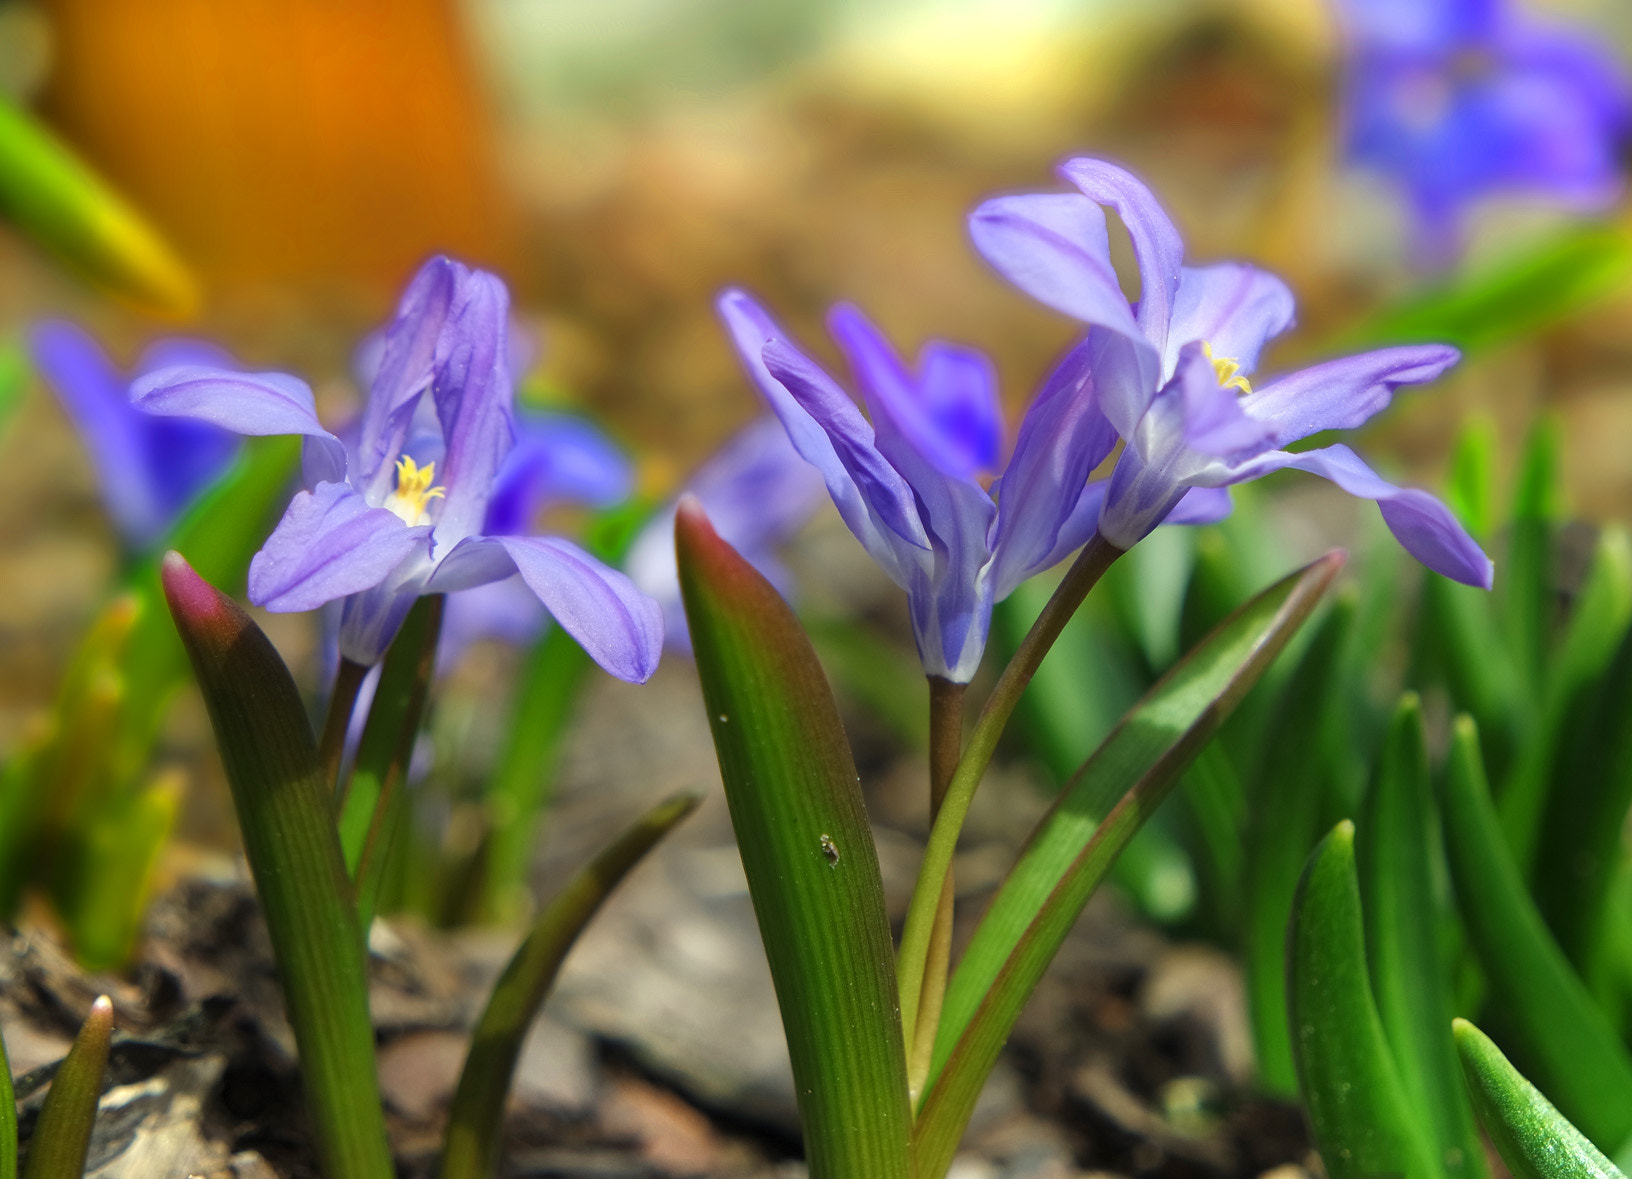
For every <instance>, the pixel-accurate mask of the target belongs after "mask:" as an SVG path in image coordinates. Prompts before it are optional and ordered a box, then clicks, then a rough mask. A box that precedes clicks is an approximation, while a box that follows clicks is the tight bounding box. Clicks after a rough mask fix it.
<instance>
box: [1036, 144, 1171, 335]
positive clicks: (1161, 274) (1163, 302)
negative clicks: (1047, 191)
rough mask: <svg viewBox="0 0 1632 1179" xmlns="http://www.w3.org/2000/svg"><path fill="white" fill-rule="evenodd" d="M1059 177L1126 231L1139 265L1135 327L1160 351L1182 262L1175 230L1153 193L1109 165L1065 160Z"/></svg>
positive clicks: (1131, 176)
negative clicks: (1104, 207)
mask: <svg viewBox="0 0 1632 1179" xmlns="http://www.w3.org/2000/svg"><path fill="white" fill-rule="evenodd" d="M1059 172H1060V175H1061V176H1063V177H1065V179H1067V180H1069V181H1070V182H1071V183H1072V184H1075V185H1076V186H1077V187H1078V188H1080V189H1081V190H1082V192H1083V194H1084V195H1085V196H1087V197H1088V198H1089V199H1090V200H1092V201H1095V202H1097V203H1098V204H1101V205H1109V206H1111V208H1113V209H1115V210H1116V212H1117V215H1118V216H1119V217H1121V218H1122V224H1123V225H1125V226H1127V228H1128V236H1129V237H1131V238H1132V239H1133V253H1134V257H1135V258H1136V259H1137V260H1138V263H1139V311H1138V320H1139V327H1140V329H1141V330H1142V331H1143V332H1144V333H1145V338H1146V339H1148V340H1149V341H1150V342H1151V344H1152V345H1153V346H1154V347H1155V349H1156V351H1157V353H1158V354H1160V353H1163V352H1165V351H1166V350H1167V335H1168V325H1169V324H1171V323H1172V322H1173V311H1174V303H1175V297H1176V295H1177V293H1178V289H1179V270H1180V265H1181V263H1182V262H1183V260H1184V241H1183V239H1181V238H1180V237H1179V231H1178V230H1177V229H1175V228H1174V227H1173V222H1172V221H1171V220H1169V218H1168V216H1167V213H1166V212H1165V211H1164V210H1163V209H1162V206H1161V204H1160V203H1159V202H1158V201H1157V200H1156V196H1155V194H1154V193H1152V192H1151V191H1150V189H1148V188H1146V187H1145V185H1144V184H1143V182H1141V181H1140V180H1139V179H1138V178H1137V177H1135V176H1134V175H1133V174H1132V173H1131V172H1128V171H1127V170H1125V169H1123V168H1118V167H1117V166H1116V165H1115V164H1108V163H1106V162H1105V161H1104V160H1095V159H1089V158H1087V157H1082V158H1079V159H1074V160H1067V161H1065V163H1063V164H1061V165H1060V168H1059Z"/></svg>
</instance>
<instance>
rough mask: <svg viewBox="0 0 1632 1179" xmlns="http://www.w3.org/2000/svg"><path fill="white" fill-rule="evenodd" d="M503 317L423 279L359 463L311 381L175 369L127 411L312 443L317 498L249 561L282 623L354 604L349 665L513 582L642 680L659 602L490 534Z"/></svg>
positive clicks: (655, 639) (491, 285) (383, 374)
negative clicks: (414, 620) (441, 613)
mask: <svg viewBox="0 0 1632 1179" xmlns="http://www.w3.org/2000/svg"><path fill="white" fill-rule="evenodd" d="M508 304H509V295H508V293H507V292H506V291H505V288H504V284H503V283H502V282H500V281H499V280H498V279H497V278H495V277H494V276H493V275H491V274H487V273H484V272H483V271H480V270H471V269H468V268H466V267H464V266H462V265H460V264H459V263H457V262H454V261H452V260H450V259H447V258H440V257H439V258H433V259H432V260H431V261H430V262H428V263H426V264H425V266H424V267H422V268H421V270H420V271H419V273H418V274H417V275H415V277H414V280H413V282H412V283H410V284H409V286H408V290H407V291H406V292H405V293H404V295H403V298H402V302H401V304H400V305H399V306H398V308H397V314H396V317H395V318H394V319H393V321H392V322H391V324H390V326H389V327H388V328H387V330H386V337H385V344H384V348H383V351H382V354H381V359H380V363H379V367H378V372H377V373H376V375H375V377H374V380H373V383H372V387H371V389H370V391H369V396H368V401H367V404H366V405H365V407H364V410H363V416H362V422H361V426H360V429H359V432H358V436H357V441H356V443H355V444H354V445H353V446H352V447H350V448H348V447H347V445H346V444H344V443H342V442H341V441H340V439H339V438H337V437H336V436H335V435H333V434H331V433H330V432H329V431H328V430H326V429H325V428H324V427H323V425H322V424H321V423H320V422H319V421H318V419H317V414H316V412H315V407H314V403H313V399H312V392H311V390H310V389H309V388H308V387H307V386H306V384H305V382H303V381H300V380H298V379H297V378H295V377H290V376H285V375H283V374H281V373H252V374H251V373H236V372H230V371H224V370H222V369H218V368H207V367H200V366H186V367H180V368H171V369H166V370H164V371H162V372H157V373H153V374H151V375H149V376H147V377H144V378H143V379H142V380H140V381H138V382H137V383H136V385H135V387H134V389H133V390H132V398H133V400H134V401H135V402H136V404H137V405H138V406H140V407H141V408H142V409H144V410H146V411H147V412H148V413H152V414H157V415H159V416H163V417H180V418H190V419H193V420H197V421H207V422H211V423H213V424H215V425H217V426H221V427H223V428H225V429H229V430H233V431H235V432H237V433H240V434H300V435H304V437H305V447H304V451H303V467H304V471H305V483H306V490H304V491H301V492H298V493H297V494H296V495H295V498H294V500H293V501H292V502H291V503H290V505H289V508H288V511H287V512H286V513H285V514H284V517H283V520H282V521H281V522H280V523H279V524H278V526H277V528H276V529H275V530H274V531H273V533H272V535H271V537H270V538H268V540H267V542H266V545H265V547H264V548H262V550H261V551H260V552H259V553H258V554H256V556H255V559H254V561H253V562H251V564H250V569H249V596H250V600H251V601H254V602H255V603H257V604H258V605H261V606H264V607H266V608H267V609H269V610H277V611H292V610H312V609H316V608H317V607H318V606H321V605H323V604H324V603H326V602H331V601H334V600H336V599H343V601H344V606H343V610H342V614H341V622H340V652H341V654H342V655H343V656H345V657H346V658H347V659H350V660H352V661H353V662H355V663H360V664H365V665H367V664H373V663H376V662H378V661H379V659H380V657H381V656H382V655H383V654H384V653H385V649H386V647H387V646H388V645H389V643H390V641H391V639H392V637H393V636H394V635H395V634H396V631H397V628H398V626H400V625H401V622H402V619H403V616H404V615H405V614H406V613H407V611H408V608H409V606H410V605H412V603H413V600H414V598H416V597H418V596H419V595H420V594H426V593H443V592H447V591H452V590H460V589H468V588H470V587H472V586H477V585H483V584H485V583H487V582H491V581H497V580H500V579H502V578H505V577H508V576H510V575H511V574H513V573H520V574H521V577H522V580H523V581H525V582H526V583H527V585H528V587H529V588H530V589H531V590H532V591H533V592H534V593H535V594H536V595H537V596H538V597H539V598H540V599H541V600H542V601H543V603H544V605H545V606H546V607H548V609H549V611H550V613H551V614H552V615H554V617H555V619H556V621H558V622H560V623H561V625H562V626H564V627H565V628H566V629H567V631H568V633H570V634H571V635H572V636H573V638H575V639H576V640H578V642H579V643H580V644H582V645H583V647H584V649H585V650H586V651H587V652H588V653H589V654H590V655H591V656H592V657H593V658H594V659H595V661H596V662H597V663H599V664H600V665H601V666H602V667H604V668H606V670H607V671H609V672H611V673H612V674H613V675H616V676H618V677H619V678H620V679H626V680H634V681H640V680H644V679H646V678H647V677H648V676H650V675H651V673H652V671H653V669H654V668H655V667H656V665H657V659H658V655H659V653H660V648H661V646H662V621H661V616H660V612H659V610H658V607H657V604H656V603H655V602H653V601H652V600H651V599H649V598H647V597H646V596H645V595H644V594H642V593H640V592H639V591H638V590H636V589H635V587H634V586H633V584H631V583H630V581H629V579H628V578H627V577H625V576H624V575H623V574H621V573H618V572H617V571H615V570H612V569H608V568H607V567H606V566H605V565H603V564H601V563H600V562H599V561H597V560H595V559H594V558H593V557H591V556H590V555H589V554H588V553H586V552H584V551H583V550H582V549H580V548H579V547H577V546H576V545H573V544H570V543H569V542H567V541H565V540H561V539H559V538H556V537H537V536H509V535H488V534H486V533H485V532H484V528H483V526H484V523H485V521H486V518H487V512H488V508H489V505H490V503H491V501H492V499H493V492H494V483H495V480H496V479H497V478H498V477H499V473H500V471H501V468H502V467H503V464H504V460H505V458H506V456H507V455H508V454H509V452H510V450H511V447H512V445H513V443H514V430H513V427H512V424H511V398H512V392H511V383H510V373H509V366H508V364H507V362H506V336H507V334H508V333H507V310H508Z"/></svg>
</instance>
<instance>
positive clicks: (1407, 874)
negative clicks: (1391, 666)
mask: <svg viewBox="0 0 1632 1179" xmlns="http://www.w3.org/2000/svg"><path fill="white" fill-rule="evenodd" d="M1434 821H1435V814H1434V803H1433V795H1432V791H1431V788H1430V785H1429V780H1428V749H1427V743H1426V738H1425V736H1424V734H1423V728H1422V708H1421V705H1420V704H1419V703H1418V701H1417V697H1416V695H1415V694H1414V693H1408V694H1407V695H1406V696H1405V697H1404V698H1403V699H1402V700H1401V701H1400V705H1399V708H1398V709H1397V710H1396V711H1395V714H1394V721H1393V723H1392V724H1391V725H1390V726H1389V731H1388V737H1387V739H1386V740H1385V741H1384V743H1383V751H1382V757H1381V759H1380V760H1379V763H1378V766H1377V776H1376V781H1375V782H1374V783H1373V784H1372V788H1371V791H1370V793H1369V794H1368V795H1367V797H1366V809H1365V814H1364V816H1363V818H1362V823H1361V827H1360V847H1359V852H1360V856H1359V859H1360V882H1361V885H1362V888H1363V890H1364V896H1365V915H1366V946H1367V949H1368V951H1369V956H1370V963H1371V983H1372V987H1373V988H1374V993H1375V995H1376V999H1377V1009H1378V1011H1379V1013H1380V1014H1381V1016H1382V1022H1383V1029H1384V1031H1385V1032H1386V1034H1387V1036H1388V1043H1389V1046H1390V1048H1392V1050H1393V1056H1394V1060H1395V1062H1396V1063H1397V1064H1398V1065H1399V1070H1400V1082H1401V1085H1402V1086H1403V1089H1404V1093H1405V1097H1406V1100H1407V1101H1408V1102H1410V1105H1411V1108H1413V1109H1416V1110H1420V1111H1421V1112H1422V1120H1423V1122H1424V1124H1425V1127H1426V1129H1427V1130H1428V1132H1429V1136H1430V1142H1431V1144H1432V1145H1434V1146H1435V1147H1436V1148H1437V1149H1436V1152H1435V1157H1437V1158H1438V1159H1439V1161H1440V1166H1439V1168H1438V1171H1439V1173H1440V1174H1444V1175H1447V1176H1452V1177H1453V1179H1454V1177H1458V1176H1460V1177H1463V1179H1486V1177H1487V1176H1488V1175H1489V1171H1488V1170H1487V1169H1486V1167H1485V1156H1484V1148H1483V1146H1482V1145H1481V1144H1480V1142H1479V1132H1478V1130H1477V1129H1475V1127H1474V1122H1473V1110H1472V1108H1471V1107H1470V1106H1469V1105H1468V1095H1467V1091H1466V1089H1465V1088H1464V1086H1463V1084H1462V1070H1461V1067H1460V1066H1459V1065H1458V1064H1457V1060H1456V1047H1455V1045H1454V1044H1453V1043H1452V1041H1451V1036H1450V1033H1449V1028H1450V1024H1451V1011H1452V1003H1451V990H1450V981H1449V975H1448V970H1447V965H1448V964H1447V963H1446V961H1445V958H1444V955H1443V954H1442V953H1441V948H1440V946H1441V943H1440V926H1441V921H1442V910H1443V905H1442V904H1441V903H1440V898H1439V897H1438V896H1436V895H1435V891H1434V883H1433V882H1434V877H1435V871H1434V869H1435V867H1436V865H1435V864H1434V863H1433V857H1434V855H1435V854H1436V853H1437V851H1438V847H1437V843H1436V842H1435V841H1434V840H1433V826H1434ZM1441 871H1443V869H1441Z"/></svg>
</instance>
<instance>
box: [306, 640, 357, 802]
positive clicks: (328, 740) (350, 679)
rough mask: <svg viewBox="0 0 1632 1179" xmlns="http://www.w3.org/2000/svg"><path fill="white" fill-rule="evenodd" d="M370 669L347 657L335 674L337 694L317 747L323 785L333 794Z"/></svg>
mask: <svg viewBox="0 0 1632 1179" xmlns="http://www.w3.org/2000/svg"><path fill="white" fill-rule="evenodd" d="M367 676H368V668H366V667H364V666H363V665H362V664H361V663H353V662H352V661H351V660H349V659H347V658H346V657H345V656H344V655H342V656H341V657H340V666H339V667H338V668H337V669H336V670H335V673H334V690H333V691H332V692H330V693H329V714H328V716H327V717H325V718H324V720H323V736H322V738H321V739H320V740H319V741H318V743H317V764H318V765H319V766H321V767H322V769H323V783H324V785H326V786H327V787H328V788H329V789H330V790H338V788H339V787H338V783H339V778H340V758H341V756H342V755H343V754H344V753H345V751H346V731H347V730H348V729H350V728H351V713H352V710H353V709H355V708H356V707H357V693H358V692H360V691H362V688H363V680H364V679H365V678H366V677H367Z"/></svg>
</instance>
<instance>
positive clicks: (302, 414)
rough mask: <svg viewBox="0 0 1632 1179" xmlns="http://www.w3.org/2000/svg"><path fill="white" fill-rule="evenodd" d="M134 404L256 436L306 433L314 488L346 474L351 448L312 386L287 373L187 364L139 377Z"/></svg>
mask: <svg viewBox="0 0 1632 1179" xmlns="http://www.w3.org/2000/svg"><path fill="white" fill-rule="evenodd" d="M130 400H131V403H132V404H134V405H135V406H136V408H138V409H140V410H141V411H142V412H143V413H149V414H153V415H154V416H155V417H165V418H188V419H190V420H192V421H195V422H208V423H209V424H210V425H212V426H219V427H220V428H221V429H223V430H230V431H231V432H232V433H234V434H244V435H248V436H251V437H256V436H261V435H270V434H300V435H304V436H305V437H307V438H308V439H310V440H311V442H310V443H309V444H308V445H307V446H306V448H305V450H304V452H303V453H304V458H305V463H304V466H305V475H306V481H307V484H308V486H311V487H315V486H316V485H317V484H318V483H338V482H342V481H344V480H345V478H346V448H345V447H344V446H343V445H342V444H341V442H340V439H338V438H336V437H335V436H334V435H333V434H331V433H329V432H328V431H327V430H325V429H324V428H323V423H322V422H320V421H318V420H317V406H316V403H315V402H314V401H313V400H312V390H311V387H310V386H308V385H307V384H306V382H305V381H302V380H301V379H300V378H299V377H291V376H288V375H287V374H285V373H239V372H233V371H231V370H230V369H220V368H205V367H201V366H182V367H177V368H165V369H160V370H158V371H157V372H152V373H148V374H146V375H145V376H141V377H138V378H137V379H136V380H135V381H134V382H133V383H132V385H131V389H130Z"/></svg>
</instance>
